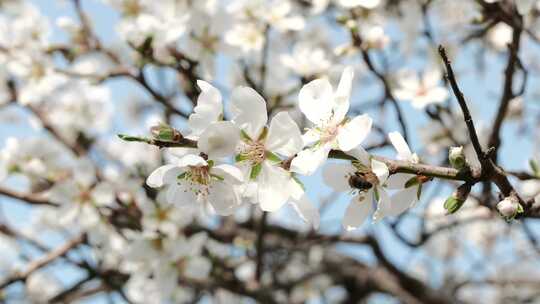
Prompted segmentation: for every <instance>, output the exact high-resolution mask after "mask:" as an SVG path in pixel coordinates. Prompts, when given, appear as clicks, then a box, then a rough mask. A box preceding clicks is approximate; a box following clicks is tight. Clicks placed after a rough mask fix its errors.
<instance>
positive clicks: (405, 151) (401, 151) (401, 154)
mask: <svg viewBox="0 0 540 304" xmlns="http://www.w3.org/2000/svg"><path fill="white" fill-rule="evenodd" d="M388 138H389V139H390V142H391V143H392V146H394V149H396V151H397V153H398V155H397V159H399V160H411V159H412V153H411V149H410V148H409V145H408V144H407V142H406V141H405V139H404V138H403V136H401V134H400V133H399V132H390V133H388Z"/></svg>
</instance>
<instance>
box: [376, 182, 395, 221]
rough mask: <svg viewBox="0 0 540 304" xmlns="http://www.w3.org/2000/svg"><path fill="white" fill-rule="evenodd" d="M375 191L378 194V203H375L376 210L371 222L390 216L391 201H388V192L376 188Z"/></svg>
mask: <svg viewBox="0 0 540 304" xmlns="http://www.w3.org/2000/svg"><path fill="white" fill-rule="evenodd" d="M377 191H378V192H379V201H378V202H377V210H375V213H374V214H373V220H375V221H380V220H382V219H383V218H384V217H385V216H388V215H390V214H391V212H392V201H391V200H390V196H389V195H388V192H386V190H384V188H382V187H377Z"/></svg>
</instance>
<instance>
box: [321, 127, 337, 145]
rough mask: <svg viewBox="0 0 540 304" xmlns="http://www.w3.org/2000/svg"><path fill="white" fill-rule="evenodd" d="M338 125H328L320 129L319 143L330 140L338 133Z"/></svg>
mask: <svg viewBox="0 0 540 304" xmlns="http://www.w3.org/2000/svg"><path fill="white" fill-rule="evenodd" d="M338 129H339V128H338V125H329V126H327V127H325V128H324V129H322V130H321V144H326V143H329V142H332V141H333V140H334V139H335V138H336V137H337V135H338Z"/></svg>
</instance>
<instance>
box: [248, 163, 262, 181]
mask: <svg viewBox="0 0 540 304" xmlns="http://www.w3.org/2000/svg"><path fill="white" fill-rule="evenodd" d="M261 170H262V163H259V164H256V165H255V166H253V167H251V172H250V173H249V178H250V179H251V180H254V179H256V178H257V176H259V174H260V173H261Z"/></svg>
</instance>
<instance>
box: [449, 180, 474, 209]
mask: <svg viewBox="0 0 540 304" xmlns="http://www.w3.org/2000/svg"><path fill="white" fill-rule="evenodd" d="M470 192H471V185H470V184H468V183H465V184H463V185H461V186H459V187H458V188H457V189H456V191H454V193H452V196H450V197H449V198H447V199H446V201H445V202H444V209H446V211H447V212H448V214H452V213H455V212H456V211H458V210H459V208H461V206H463V204H464V203H465V201H466V200H467V197H468V196H469V193H470Z"/></svg>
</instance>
